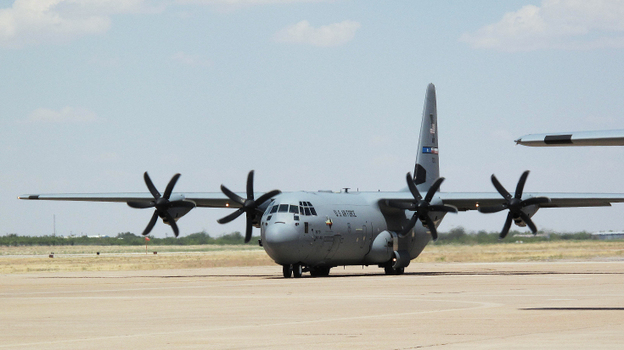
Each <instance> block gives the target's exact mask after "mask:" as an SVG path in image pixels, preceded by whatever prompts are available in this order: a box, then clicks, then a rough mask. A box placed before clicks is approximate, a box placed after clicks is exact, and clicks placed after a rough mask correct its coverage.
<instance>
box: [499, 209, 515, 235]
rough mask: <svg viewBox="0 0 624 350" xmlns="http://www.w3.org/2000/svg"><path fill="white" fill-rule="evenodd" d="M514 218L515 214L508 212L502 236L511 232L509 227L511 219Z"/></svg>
mask: <svg viewBox="0 0 624 350" xmlns="http://www.w3.org/2000/svg"><path fill="white" fill-rule="evenodd" d="M512 220H513V214H512V213H511V212H509V213H508V214H507V220H505V226H503V230H502V231H501V233H500V236H499V237H500V238H501V239H503V238H505V237H506V236H507V234H508V233H509V229H510V228H511V221H512Z"/></svg>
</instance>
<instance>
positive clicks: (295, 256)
mask: <svg viewBox="0 0 624 350" xmlns="http://www.w3.org/2000/svg"><path fill="white" fill-rule="evenodd" d="M262 246H263V247H264V250H265V251H266V252H267V254H268V255H269V256H270V257H271V258H272V259H273V260H274V261H275V262H276V263H278V264H281V265H284V264H295V263H299V262H301V259H302V255H301V253H300V250H301V246H302V242H301V240H300V237H299V233H298V232H297V229H296V228H295V227H293V226H290V225H287V224H282V223H272V224H269V225H268V226H266V227H265V229H264V237H262Z"/></svg>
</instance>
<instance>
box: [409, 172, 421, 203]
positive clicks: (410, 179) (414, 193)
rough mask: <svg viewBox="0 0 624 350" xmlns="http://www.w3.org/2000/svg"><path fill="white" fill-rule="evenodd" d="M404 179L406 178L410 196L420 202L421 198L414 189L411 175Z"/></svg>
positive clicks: (416, 189) (414, 185)
mask: <svg viewBox="0 0 624 350" xmlns="http://www.w3.org/2000/svg"><path fill="white" fill-rule="evenodd" d="M406 178H407V187H408V188H409V190H410V192H412V196H414V198H415V199H416V200H421V199H422V196H421V195H420V192H418V188H416V184H415V183H414V180H413V178H412V174H410V173H407V176H406Z"/></svg>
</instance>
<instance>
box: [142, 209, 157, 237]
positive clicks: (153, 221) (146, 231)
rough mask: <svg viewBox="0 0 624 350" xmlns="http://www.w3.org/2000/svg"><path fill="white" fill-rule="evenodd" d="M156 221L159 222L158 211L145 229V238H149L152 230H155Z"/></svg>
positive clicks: (155, 211)
mask: <svg viewBox="0 0 624 350" xmlns="http://www.w3.org/2000/svg"><path fill="white" fill-rule="evenodd" d="M156 220H158V211H157V210H154V215H152V218H151V219H150V221H149V223H148V224H147V227H145V230H143V233H142V235H143V236H147V234H148V233H150V231H152V229H153V228H154V225H156Z"/></svg>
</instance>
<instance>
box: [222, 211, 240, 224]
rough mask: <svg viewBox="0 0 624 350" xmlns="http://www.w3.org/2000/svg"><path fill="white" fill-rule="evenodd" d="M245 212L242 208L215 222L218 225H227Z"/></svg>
mask: <svg viewBox="0 0 624 350" xmlns="http://www.w3.org/2000/svg"><path fill="white" fill-rule="evenodd" d="M244 212H245V209H243V208H239V209H238V210H237V211H235V212H233V213H232V214H229V215H227V216H224V217H222V218H221V219H219V220H217V222H218V223H220V224H227V223H228V222H230V221H232V220H234V219H236V218H238V217H239V216H241V214H242V213H244Z"/></svg>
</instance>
